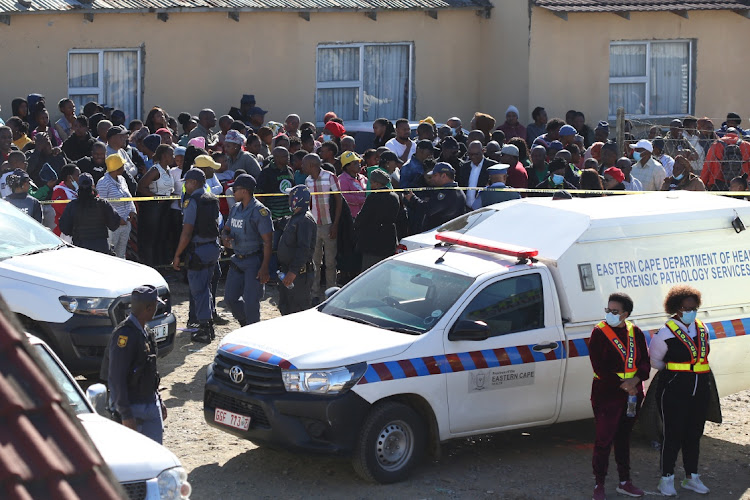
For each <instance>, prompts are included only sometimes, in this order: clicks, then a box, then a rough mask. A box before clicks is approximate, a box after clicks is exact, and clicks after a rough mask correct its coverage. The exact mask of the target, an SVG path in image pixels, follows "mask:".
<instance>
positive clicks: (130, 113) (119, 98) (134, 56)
mask: <svg viewBox="0 0 750 500" xmlns="http://www.w3.org/2000/svg"><path fill="white" fill-rule="evenodd" d="M103 90H104V93H103V96H102V99H103V100H104V104H107V105H108V106H112V107H114V108H117V109H121V110H123V111H124V112H125V119H126V121H127V120H131V119H133V118H135V117H136V116H138V114H139V113H138V109H137V108H138V53H137V52H136V51H134V50H132V51H113V52H105V53H104V89H103Z"/></svg>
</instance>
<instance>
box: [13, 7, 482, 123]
mask: <svg viewBox="0 0 750 500" xmlns="http://www.w3.org/2000/svg"><path fill="white" fill-rule="evenodd" d="M486 24H487V22H486V21H485V20H484V19H483V18H481V17H479V16H477V15H476V13H475V11H472V10H465V11H440V13H439V16H438V19H437V20H435V19H432V18H431V17H429V16H427V15H426V14H425V13H424V12H393V13H378V17H377V21H372V20H371V19H369V18H367V17H365V16H364V15H363V14H361V13H319V14H318V13H312V14H311V19H310V21H309V22H308V21H305V20H303V19H302V18H300V17H299V16H298V15H297V13H282V12H264V13H241V14H240V21H239V22H235V21H233V20H231V19H228V17H227V14H226V13H225V12H222V13H173V14H170V16H169V20H168V22H166V23H165V22H162V21H159V20H158V19H157V18H156V14H111V13H110V14H96V15H95V17H94V22H93V23H91V22H86V21H84V19H83V15H82V14H79V13H70V14H68V13H65V14H49V15H48V14H33V15H14V16H12V18H11V24H10V26H6V25H4V24H0V41H2V42H6V43H7V42H8V41H11V40H12V42H13V47H18V48H17V49H12V50H4V51H3V66H4V70H3V77H2V87H1V88H0V104H2V105H3V111H2V112H0V116H3V117H7V116H9V114H10V101H11V99H12V98H14V97H17V96H26V95H27V94H28V93H29V92H40V93H42V94H44V95H45V96H47V99H48V102H49V103H50V104H51V103H52V102H55V103H56V102H57V100H58V99H60V98H61V97H63V96H65V95H67V52H68V50H69V49H73V48H97V49H101V48H123V47H137V46H140V45H141V44H142V45H143V47H144V59H143V61H144V74H143V78H144V80H143V91H144V95H143V108H144V114H145V112H147V111H148V109H150V107H151V106H153V105H159V106H162V107H164V108H165V109H167V110H168V111H169V112H170V113H171V114H174V115H176V114H177V113H179V112H180V111H190V112H192V113H197V112H198V111H199V110H200V109H201V108H204V107H210V108H212V109H214V110H215V111H216V112H217V114H218V115H221V114H224V113H226V112H227V111H228V109H229V107H230V106H233V105H234V106H236V105H239V99H240V96H241V95H242V94H243V93H252V94H255V96H256V98H257V100H258V105H259V106H262V107H263V108H264V109H268V110H269V111H270V112H269V114H268V115H267V116H266V118H267V119H269V120H276V121H283V119H284V118H285V117H286V115H287V114H289V113H298V114H300V116H301V117H302V119H303V121H305V120H314V118H315V115H314V111H315V84H316V81H315V78H316V67H315V59H316V47H317V45H318V44H319V43H329V42H389V41H393V42H402V41H413V42H414V74H415V79H414V84H415V85H414V88H415V107H414V109H415V116H414V118H415V119H420V118H424V117H426V116H428V115H432V116H433V117H434V118H435V119H436V120H438V121H445V120H446V119H447V118H449V117H450V116H453V115H458V116H460V117H462V118H463V119H465V120H466V122H467V123H468V120H469V119H470V117H471V116H472V114H473V113H474V111H476V110H477V109H478V106H479V104H480V94H479V89H478V85H476V83H475V82H478V81H479V79H480V77H481V74H482V69H483V68H482V61H481V54H480V53H479V51H473V50H470V49H469V48H470V47H477V46H479V43H480V36H481V32H482V29H483V26H484V25H486ZM450 33H454V34H455V36H451V35H450ZM2 45H5V43H2ZM5 46H6V47H8V45H5ZM22 47H23V48H22ZM11 68H12V69H11ZM52 115H53V116H52V118H53V119H55V118H56V115H57V113H56V112H55V113H52ZM128 118H130V117H128Z"/></svg>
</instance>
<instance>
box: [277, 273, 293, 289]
mask: <svg viewBox="0 0 750 500" xmlns="http://www.w3.org/2000/svg"><path fill="white" fill-rule="evenodd" d="M276 276H278V277H279V282H280V283H283V281H284V278H286V273H282V272H281V269H279V270H277V271H276ZM284 286H286V285H284ZM286 287H287V288H288V289H289V290H291V289H292V288H294V282H292V283H289V286H286Z"/></svg>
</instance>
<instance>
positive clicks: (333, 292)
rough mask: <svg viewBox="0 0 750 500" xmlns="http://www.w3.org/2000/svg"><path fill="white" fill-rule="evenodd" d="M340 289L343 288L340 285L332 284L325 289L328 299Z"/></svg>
mask: <svg viewBox="0 0 750 500" xmlns="http://www.w3.org/2000/svg"><path fill="white" fill-rule="evenodd" d="M339 290H341V287H340V286H332V287H331V288H329V289H327V290H326V291H325V296H326V300H328V299H330V298H331V297H333V296H334V295H335V294H336V292H338V291H339Z"/></svg>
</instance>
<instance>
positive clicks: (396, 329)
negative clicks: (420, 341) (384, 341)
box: [331, 314, 422, 335]
mask: <svg viewBox="0 0 750 500" xmlns="http://www.w3.org/2000/svg"><path fill="white" fill-rule="evenodd" d="M331 316H335V317H337V318H341V319H347V320H349V321H354V322H355V323H361V324H363V325H367V326H372V327H374V328H380V329H383V330H389V331H391V332H398V333H408V334H409V335H421V334H422V332H420V331H419V330H414V329H412V328H405V327H401V326H382V325H377V324H375V323H373V322H372V321H367V320H365V319H362V318H357V317H354V316H347V315H345V314H331Z"/></svg>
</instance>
